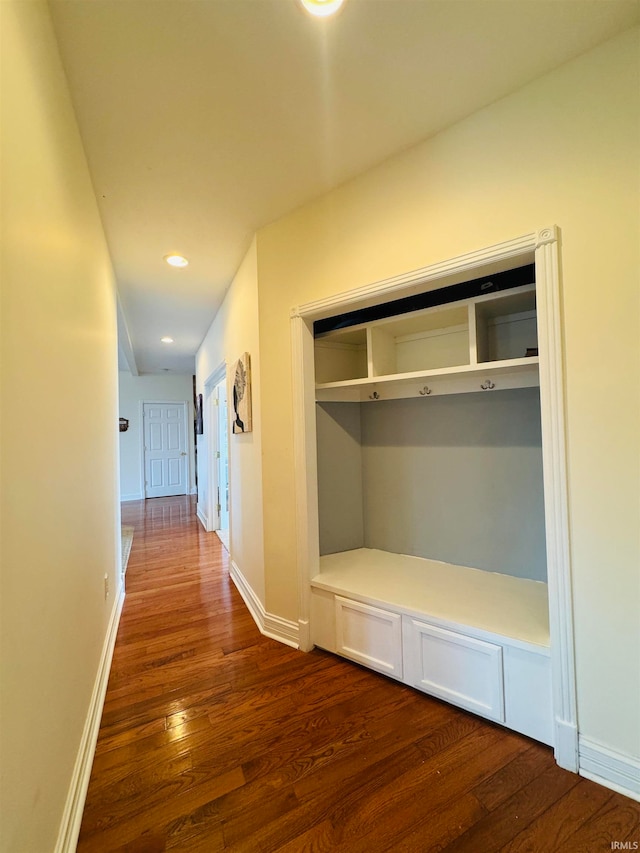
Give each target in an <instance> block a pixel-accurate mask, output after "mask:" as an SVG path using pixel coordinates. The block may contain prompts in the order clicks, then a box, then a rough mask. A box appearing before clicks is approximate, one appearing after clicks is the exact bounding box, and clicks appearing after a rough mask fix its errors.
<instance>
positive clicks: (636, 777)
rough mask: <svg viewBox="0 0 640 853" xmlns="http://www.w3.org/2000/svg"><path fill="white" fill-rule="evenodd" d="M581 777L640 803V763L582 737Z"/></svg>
mask: <svg viewBox="0 0 640 853" xmlns="http://www.w3.org/2000/svg"><path fill="white" fill-rule="evenodd" d="M578 750H579V758H580V775H581V776H585V777H586V778H587V779H591V780H592V781H593V782H598V783H599V784H600V785H604V786H605V787H606V788H611V790H612V791H617V792H618V793H619V794H624V795H625V797H631V799H633V800H638V801H639V802H640V761H639V760H638V759H637V758H634V757H633V756H631V755H625V754H624V753H620V752H616V751H615V750H613V749H609V747H607V746H604V745H603V744H601V743H598V741H595V740H591V739H590V738H586V737H582V736H581V737H580V740H579V745H578Z"/></svg>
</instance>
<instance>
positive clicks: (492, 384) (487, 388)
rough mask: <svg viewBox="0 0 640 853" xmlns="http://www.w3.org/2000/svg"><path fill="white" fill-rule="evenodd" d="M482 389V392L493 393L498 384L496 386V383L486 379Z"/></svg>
mask: <svg viewBox="0 0 640 853" xmlns="http://www.w3.org/2000/svg"><path fill="white" fill-rule="evenodd" d="M480 387H481V388H482V390H483V391H491V390H492V389H493V388H495V387H496V384H495V382H492V381H491V380H490V379H486V380H485V381H484V382H483V383H482V384H481V385H480Z"/></svg>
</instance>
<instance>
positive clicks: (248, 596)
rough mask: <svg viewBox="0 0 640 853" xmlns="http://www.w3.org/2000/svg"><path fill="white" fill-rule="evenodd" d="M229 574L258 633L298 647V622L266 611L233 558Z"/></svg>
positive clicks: (295, 647)
mask: <svg viewBox="0 0 640 853" xmlns="http://www.w3.org/2000/svg"><path fill="white" fill-rule="evenodd" d="M229 575H230V576H231V580H232V581H233V583H234V585H235V587H236V589H237V590H238V592H239V593H240V595H241V596H242V600H243V601H244V603H245V604H246V605H247V609H248V611H249V613H250V614H251V616H252V617H253V621H254V622H255V623H256V626H257V627H258V630H259V631H260V633H261V634H263V635H264V636H265V637H270V638H271V639H272V640H278V641H279V642H280V643H284V644H285V645H286V646H292V647H293V648H294V649H298V648H300V643H299V627H298V624H297V623H296V622H291V621H289V620H288V619H283V618H282V617H280V616H276V615H275V614H273V613H267V611H266V610H265V608H264V605H263V604H262V602H261V601H260V599H259V598H258V596H257V595H256V594H255V592H254V590H253V589H252V587H251V584H250V583H249V582H248V581H247V579H246V578H245V576H244V575H243V574H242V572H241V571H240V569H239V568H238V565H237V563H236V562H235V561H234V560H230V568H229Z"/></svg>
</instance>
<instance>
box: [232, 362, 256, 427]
mask: <svg viewBox="0 0 640 853" xmlns="http://www.w3.org/2000/svg"><path fill="white" fill-rule="evenodd" d="M231 379H232V384H233V399H232V409H231V413H232V418H233V422H232V432H233V433H234V434H235V435H238V434H242V433H245V432H252V430H253V423H252V415H251V356H250V355H249V353H248V352H245V353H243V354H242V355H241V356H240V358H239V359H238V360H237V361H236V363H235V364H234V366H233V373H232V376H231Z"/></svg>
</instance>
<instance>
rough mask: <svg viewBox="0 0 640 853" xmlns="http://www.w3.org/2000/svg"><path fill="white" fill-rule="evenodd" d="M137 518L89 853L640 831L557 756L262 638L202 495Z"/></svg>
mask: <svg viewBox="0 0 640 853" xmlns="http://www.w3.org/2000/svg"><path fill="white" fill-rule="evenodd" d="M123 522H124V523H126V524H133V525H134V527H135V535H134V541H133V547H132V551H131V557H130V559H129V567H128V571H127V598H126V601H125V605H124V610H123V613H122V619H121V623H120V630H119V632H118V639H117V643H116V649H115V654H114V659H113V666H112V671H111V677H110V680H109V686H108V690H107V696H106V701H105V706H104V713H103V717H102V724H101V728H100V736H99V740H98V746H97V750H96V756H95V760H94V764H93V771H92V775H91V781H90V784H89V790H88V795H87V800H86V806H85V810H84V818H83V822H82V828H81V833H80V841H79V845H78V851H80V853H90V851H98V853H113V852H114V851H127V853H155V851H164V850H183V851H191V853H216V851H223V850H224V851H235V852H236V853H254V851H255V853H270V851H280V853H303V851H309V853H311V852H312V851H313V852H314V853H316V851H317V853H321V852H322V851H334V850H336V851H345V853H359V851H362V853H365V851H367V853H377V851H394V853H398V851H406V853H427V851H436V850H439V851H442V850H446V851H448V853H493V851H503V853H507V851H508V853H527V851H530V853H580V851H584V853H598V851H603V853H604V851H608V850H611V849H612V843H613V842H620V843H622V842H627V843H628V844H629V846H628V848H627V849H633V847H632V846H631V845H632V844H633V843H634V842H636V841H638V842H640V804H638V803H636V802H634V801H632V800H629V799H627V798H625V797H623V796H621V795H619V794H615V793H613V792H611V791H609V790H607V789H605V788H602V787H600V786H598V785H596V784H594V783H592V782H589V781H587V780H584V779H581V778H580V777H579V776H576V775H574V774H571V773H567V772H566V771H564V770H560V769H559V768H558V767H557V766H556V765H555V763H554V761H553V756H552V753H551V751H550V750H549V749H547V748H546V747H544V746H541V745H540V744H537V743H535V742H533V741H530V740H528V739H527V738H525V737H520V736H519V735H516V734H514V733H512V732H509V731H508V730H506V729H502V728H500V727H499V726H494V725H492V724H490V723H486V722H484V721H482V720H481V719H479V718H477V717H474V716H473V715H471V714H467V713H465V712H463V711H459V710H457V709H455V708H452V707H450V706H448V705H446V704H444V703H441V702H439V701H437V700H434V699H430V698H429V697H427V696H424V695H422V694H420V693H418V692H417V691H414V690H411V689H410V688H408V687H405V686H403V685H401V684H397V683H395V682H393V681H391V680H389V679H387V678H384V677H383V676H378V675H376V674H375V673H372V672H369V671H367V670H365V669H361V668H359V667H358V666H355V665H353V664H351V663H348V662H346V661H343V660H341V659H339V658H337V657H333V656H331V655H329V654H326V653H324V652H322V651H319V650H315V651H313V652H311V653H309V654H304V653H302V652H298V651H296V650H295V649H291V648H288V647H287V646H284V645H282V644H280V643H277V642H275V641H273V640H269V639H267V638H265V637H263V636H261V635H260V633H259V632H258V630H257V628H256V627H255V625H254V623H253V620H252V619H251V616H250V615H249V613H248V611H247V609H246V607H245V605H244V603H243V602H242V599H241V598H240V596H239V595H238V593H237V591H236V590H235V587H234V586H233V584H232V583H231V581H230V580H229V576H228V570H227V569H228V567H227V554H226V551H225V550H224V549H223V548H222V546H221V545H220V543H219V541H218V538H217V537H216V536H215V534H207V533H205V532H204V531H203V530H202V527H201V526H200V524H199V523H198V522H197V520H196V518H195V507H194V503H193V500H192V499H190V498H159V499H155V500H149V501H146V502H144V501H140V502H135V503H127V504H124V505H123ZM619 849H623V848H622V847H621V848H619Z"/></svg>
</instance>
